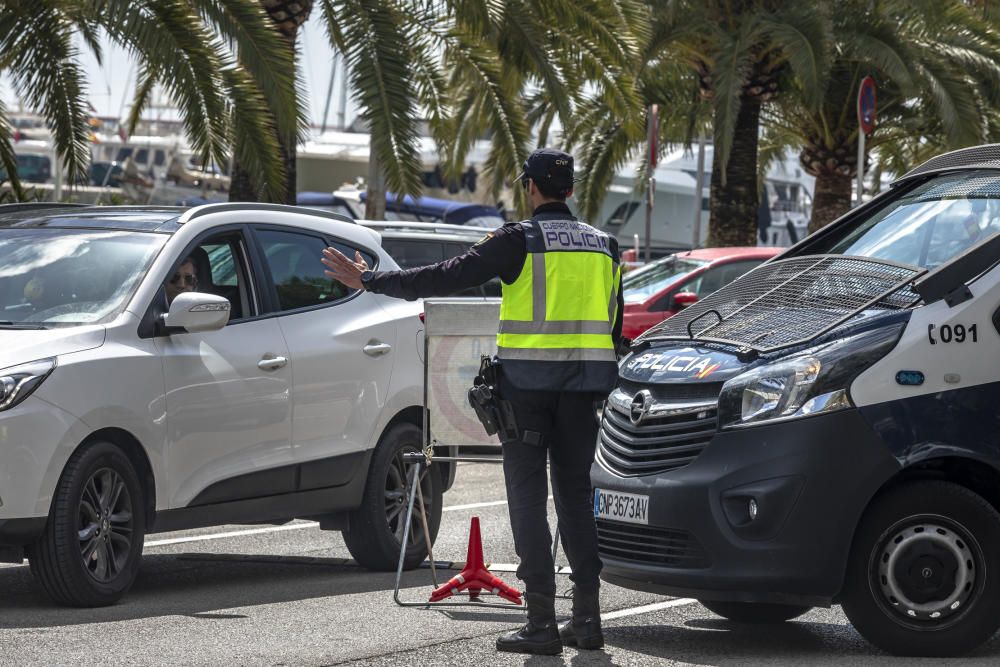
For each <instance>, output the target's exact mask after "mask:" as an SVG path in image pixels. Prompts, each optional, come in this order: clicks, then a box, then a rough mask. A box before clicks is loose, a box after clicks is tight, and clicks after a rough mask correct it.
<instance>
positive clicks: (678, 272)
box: [622, 255, 708, 303]
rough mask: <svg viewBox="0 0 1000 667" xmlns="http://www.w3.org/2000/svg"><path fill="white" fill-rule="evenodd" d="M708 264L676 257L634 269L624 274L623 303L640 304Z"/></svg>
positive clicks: (665, 258)
mask: <svg viewBox="0 0 1000 667" xmlns="http://www.w3.org/2000/svg"><path fill="white" fill-rule="evenodd" d="M706 264H708V262H703V261H700V260H697V259H689V258H686V259H681V258H679V257H677V256H676V255H672V256H670V257H664V258H663V259H660V260H657V261H655V262H653V263H652V264H649V265H647V266H643V267H640V268H638V269H635V270H634V271H632V272H631V273H627V274H625V277H624V278H623V279H622V289H623V290H624V291H625V295H624V298H625V303H642V302H643V301H645V300H646V299H648V298H649V297H651V296H653V295H654V294H658V293H659V292H661V291H662V290H663V288H665V287H667V286H669V285H671V284H673V283H674V282H676V281H678V280H681V279H683V278H684V277H686V276H687V275H688V274H690V273H691V272H692V271H695V270H697V269H698V268H700V267H702V266H705V265H706Z"/></svg>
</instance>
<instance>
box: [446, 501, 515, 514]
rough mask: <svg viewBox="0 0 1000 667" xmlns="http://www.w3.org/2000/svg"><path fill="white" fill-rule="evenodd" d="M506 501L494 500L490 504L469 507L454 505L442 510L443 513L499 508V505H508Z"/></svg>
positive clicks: (474, 504) (477, 504)
mask: <svg viewBox="0 0 1000 667" xmlns="http://www.w3.org/2000/svg"><path fill="white" fill-rule="evenodd" d="M506 504H507V501H506V500H493V501H491V502H488V503H469V504H468V505H452V506H450V507H443V508H441V511H442V512H459V511H461V510H474V509H479V508H480V507H497V506H499V505H506Z"/></svg>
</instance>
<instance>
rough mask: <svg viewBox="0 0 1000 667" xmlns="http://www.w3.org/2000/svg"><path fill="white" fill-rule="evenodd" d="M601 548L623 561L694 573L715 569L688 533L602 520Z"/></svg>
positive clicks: (599, 536) (605, 552)
mask: <svg viewBox="0 0 1000 667" xmlns="http://www.w3.org/2000/svg"><path fill="white" fill-rule="evenodd" d="M597 546H598V550H599V551H600V554H601V556H605V557H607V558H613V559H614V560H619V561H627V562H631V563H645V564H649V565H665V566H668V567H676V568H690V569H696V568H705V567H709V566H710V565H711V561H710V560H709V558H708V554H706V553H705V550H704V549H702V547H701V545H700V544H698V541H697V540H696V539H695V538H694V536H693V535H691V533H689V532H687V531H684V530H675V529H672V528H656V527H653V526H636V525H633V524H628V523H617V522H614V521H606V520H604V519H598V520H597Z"/></svg>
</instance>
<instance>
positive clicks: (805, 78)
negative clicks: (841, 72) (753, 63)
mask: <svg viewBox="0 0 1000 667" xmlns="http://www.w3.org/2000/svg"><path fill="white" fill-rule="evenodd" d="M762 29H763V31H764V33H765V34H766V35H767V38H768V39H769V41H770V42H771V43H772V45H773V46H774V48H775V49H777V50H778V51H779V52H780V53H781V58H782V59H783V60H784V61H786V62H787V63H788V65H789V67H790V68H791V70H792V73H793V74H794V75H795V78H796V79H797V84H798V85H799V86H800V88H801V90H802V93H803V96H804V99H805V102H806V104H808V105H810V106H812V107H817V106H819V104H820V102H821V99H822V95H823V89H824V86H825V84H826V81H827V73H828V71H829V68H830V49H831V45H830V34H831V32H832V21H831V19H830V17H829V15H828V13H827V9H826V6H825V5H824V4H817V5H807V4H803V5H800V6H798V7H795V8H791V7H786V8H785V9H784V11H782V12H781V13H780V14H778V15H771V16H766V17H764V18H763V19H762Z"/></svg>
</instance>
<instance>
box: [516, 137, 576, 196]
mask: <svg viewBox="0 0 1000 667" xmlns="http://www.w3.org/2000/svg"><path fill="white" fill-rule="evenodd" d="M524 178H530V179H531V180H533V181H535V183H539V184H542V185H548V186H550V187H552V188H554V189H556V190H565V191H569V190H572V189H573V181H575V180H576V179H575V178H574V177H573V156H572V155H570V154H569V153H564V152H562V151H560V150H557V149H555V148H539V149H538V150H537V151H535V152H534V153H532V154H531V155H529V156H528V159H527V160H525V161H524V167H523V168H522V169H521V173H520V174H518V176H517V180H519V181H520V180H522V179H524Z"/></svg>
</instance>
